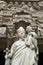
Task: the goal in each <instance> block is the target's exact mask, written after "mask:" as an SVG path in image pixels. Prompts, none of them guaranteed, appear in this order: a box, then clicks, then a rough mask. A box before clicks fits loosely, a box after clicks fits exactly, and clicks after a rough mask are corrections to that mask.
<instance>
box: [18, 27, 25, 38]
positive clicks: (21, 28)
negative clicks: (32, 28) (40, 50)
mask: <svg viewBox="0 0 43 65" xmlns="http://www.w3.org/2000/svg"><path fill="white" fill-rule="evenodd" d="M17 33H18V37H20V38H23V37H24V36H25V30H24V28H23V27H20V28H19V29H18V30H17Z"/></svg>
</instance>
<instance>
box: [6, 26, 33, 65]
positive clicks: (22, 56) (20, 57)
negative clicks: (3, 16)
mask: <svg viewBox="0 0 43 65" xmlns="http://www.w3.org/2000/svg"><path fill="white" fill-rule="evenodd" d="M17 34H18V38H19V39H18V40H17V41H16V42H14V43H13V45H12V47H11V53H9V55H8V56H7V57H10V58H11V65H32V64H31V59H32V58H31V57H30V56H31V54H32V53H31V52H32V50H31V48H30V47H29V46H27V45H26V42H25V29H24V28H23V27H19V29H18V30H17Z"/></svg>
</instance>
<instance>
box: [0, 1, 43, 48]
mask: <svg viewBox="0 0 43 65" xmlns="http://www.w3.org/2000/svg"><path fill="white" fill-rule="evenodd" d="M21 22H22V23H24V24H23V26H24V28H25V27H26V26H27V24H28V25H29V24H31V26H32V27H33V29H36V33H37V34H38V38H39V39H40V37H41V39H43V1H41V0H31V1H30V0H24V1H21V0H19V1H18V0H17V1H15V0H13V1H9V2H6V1H0V26H1V25H2V27H3V25H5V26H6V32H7V33H6V37H7V47H9V46H10V44H12V43H11V41H12V40H13V39H14V38H15V29H17V28H18V27H19V26H20V25H22V24H21ZM17 24H18V25H17ZM41 39H40V41H41ZM9 43H10V44H9ZM38 43H39V42H38ZM41 43H42V42H40V44H41ZM40 44H39V45H40ZM40 48H41V47H40Z"/></svg>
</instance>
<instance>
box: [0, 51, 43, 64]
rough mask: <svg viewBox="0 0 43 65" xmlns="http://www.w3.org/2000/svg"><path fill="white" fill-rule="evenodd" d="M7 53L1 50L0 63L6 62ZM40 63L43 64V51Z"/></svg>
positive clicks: (40, 55)
mask: <svg viewBox="0 0 43 65" xmlns="http://www.w3.org/2000/svg"><path fill="white" fill-rule="evenodd" d="M4 56H5V53H4V52H3V51H0V65H4V63H5V58H4ZM38 65H43V52H39V64H38Z"/></svg>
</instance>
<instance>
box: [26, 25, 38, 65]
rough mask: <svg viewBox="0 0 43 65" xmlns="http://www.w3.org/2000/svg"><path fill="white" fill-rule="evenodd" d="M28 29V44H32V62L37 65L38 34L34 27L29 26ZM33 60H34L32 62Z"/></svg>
mask: <svg viewBox="0 0 43 65" xmlns="http://www.w3.org/2000/svg"><path fill="white" fill-rule="evenodd" d="M26 31H27V33H28V35H27V39H26V40H27V43H26V44H27V45H28V46H30V49H31V53H32V54H31V58H33V59H32V60H31V63H32V64H33V65H37V64H38V63H37V62H38V47H37V34H36V33H35V32H34V30H33V29H32V27H30V26H27V28H26ZM32 61H33V62H32Z"/></svg>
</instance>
